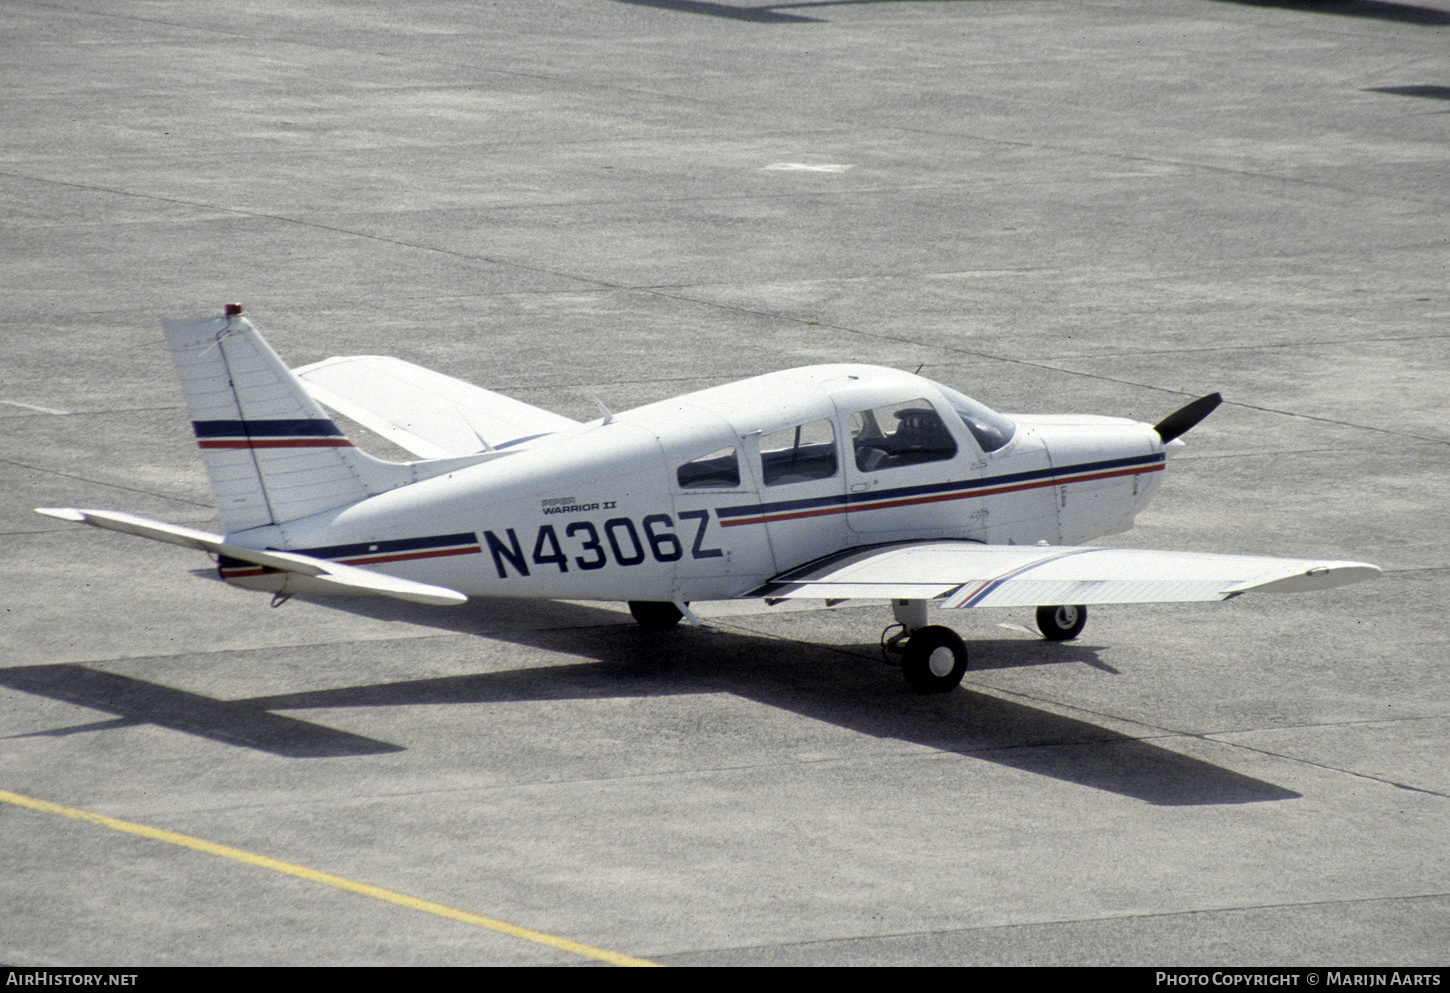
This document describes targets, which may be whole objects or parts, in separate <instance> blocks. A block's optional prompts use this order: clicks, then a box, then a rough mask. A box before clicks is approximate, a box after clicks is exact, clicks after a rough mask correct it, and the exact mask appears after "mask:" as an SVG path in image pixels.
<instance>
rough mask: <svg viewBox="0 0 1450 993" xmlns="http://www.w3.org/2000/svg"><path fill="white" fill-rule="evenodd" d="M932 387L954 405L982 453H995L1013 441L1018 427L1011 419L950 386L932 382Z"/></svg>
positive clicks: (953, 407)
mask: <svg viewBox="0 0 1450 993" xmlns="http://www.w3.org/2000/svg"><path fill="white" fill-rule="evenodd" d="M928 382H931V380H928ZM932 385H933V386H935V387H936V388H937V389H939V390H941V392H942V396H943V397H945V398H946V401H947V403H949V404H951V405H952V409H953V410H955V411H956V412H957V416H958V417H960V418H961V419H962V423H963V424H965V425H966V426H967V430H968V431H970V432H972V437H973V438H976V439H977V444H979V445H981V446H982V451H984V452H995V451H996V450H997V449H999V448H1002V447H1003V446H1004V445H1006V444H1007V442H1009V441H1011V440H1012V435H1013V434H1015V433H1016V431H1017V425H1016V424H1013V423H1012V421H1011V420H1010V419H1009V418H1006V417H1003V416H1002V415H1001V414H999V413H997V412H996V411H995V410H993V409H992V408H991V407H988V406H987V405H986V404H984V403H978V402H977V401H976V400H973V399H972V398H971V397H969V396H966V395H964V394H961V393H958V392H957V391H956V390H954V389H952V388H951V387H950V386H943V385H942V384H941V383H936V382H932Z"/></svg>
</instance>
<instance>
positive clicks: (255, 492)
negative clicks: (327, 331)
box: [163, 304, 415, 533]
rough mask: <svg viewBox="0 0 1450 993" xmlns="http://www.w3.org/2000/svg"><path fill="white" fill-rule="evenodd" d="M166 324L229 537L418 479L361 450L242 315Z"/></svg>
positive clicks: (231, 307) (235, 308)
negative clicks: (354, 445)
mask: <svg viewBox="0 0 1450 993" xmlns="http://www.w3.org/2000/svg"><path fill="white" fill-rule="evenodd" d="M241 313H242V308H241V306H240V305H238V304H228V305H227V316H225V317H218V318H212V319H209V320H200V321H166V322H164V323H163V327H165V329H166V337H167V341H168V342H169V344H170V345H171V354H172V357H173V358H174V359H175V360H176V370H177V372H178V373H179V374H180V375H181V388H182V391H183V392H184V393H185V394H186V405H187V408H188V409H189V410H190V413H191V423H192V428H193V429H194V430H195V432H196V443H197V445H198V446H199V447H200V448H201V455H202V460H203V461H204V462H205V463H206V471H207V474H208V475H209V476H210V477H211V485H212V489H213V491H215V493H216V498H217V510H218V512H219V513H220V514H221V521H222V526H223V527H224V528H225V529H226V531H227V532H228V533H232V532H236V531H246V530H248V529H250V528H255V527H261V526H263V525H267V524H281V523H284V522H286V521H294V520H297V519H298V518H301V517H307V516H309V515H311V514H316V513H321V512H322V511H324V510H331V509H333V508H334V507H343V506H347V505H348V504H352V503H356V502H357V501H359V500H362V499H365V498H367V497H369V496H373V495H376V494H378V493H382V492H384V491H386V490H390V489H394V488H396V487H398V486H402V485H404V484H406V483H409V482H412V481H413V479H414V478H415V476H414V475H413V473H412V472H411V470H410V469H409V467H408V466H405V465H399V464H395V463H391V462H383V461H380V460H378V459H375V458H373V457H372V456H370V455H368V454H367V453H365V452H362V451H360V450H358V449H357V448H355V447H353V443H352V442H351V441H349V440H348V439H347V437H346V436H345V435H343V433H342V431H341V430H340V429H339V428H338V426H337V425H336V424H335V423H333V421H332V419H331V418H329V417H328V416H327V415H326V414H325V413H323V411H322V408H321V407H319V406H318V405H317V403H316V402H315V401H314V400H313V399H312V398H311V397H310V396H308V394H307V390H306V389H305V388H304V387H303V386H302V383H301V382H300V381H299V380H298V379H297V377H296V376H294V375H293V374H292V371H291V370H290V369H288V368H287V366H286V365H284V364H283V362H282V360H281V359H280V358H279V357H278V356H277V353H276V352H274V351H272V349H271V347H270V346H269V345H268V344H267V343H266V342H265V341H264V340H263V339H262V336H261V335H260V334H258V333H257V329H256V328H255V327H253V326H252V322H251V321H249V320H247V319H246V318H245V317H243V316H241Z"/></svg>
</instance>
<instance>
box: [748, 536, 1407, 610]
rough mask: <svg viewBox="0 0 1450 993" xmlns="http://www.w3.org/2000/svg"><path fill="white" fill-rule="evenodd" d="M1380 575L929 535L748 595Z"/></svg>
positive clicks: (1299, 582) (1178, 596)
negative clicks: (937, 538)
mask: <svg viewBox="0 0 1450 993" xmlns="http://www.w3.org/2000/svg"><path fill="white" fill-rule="evenodd" d="M1379 572H1380V571H1379V569H1378V568H1376V567H1375V566H1372V565H1367V564H1366V563H1363V562H1334V561H1320V560H1315V559H1278V558H1268V557H1265V556H1259V555H1212V554H1207V553H1200V552H1163V551H1139V550H1136V549H1128V548H1089V547H1054V546H1048V545H980V544H976V543H973V542H965V541H923V542H902V543H897V544H891V545H877V546H874V547H870V548H858V549H853V550H850V551H845V552H840V553H837V554H836V555H830V556H827V557H825V558H823V559H818V560H817V561H815V562H811V563H809V564H807V565H804V566H801V567H800V568H798V569H793V570H791V571H790V572H785V573H782V574H781V575H779V576H776V577H775V578H774V579H772V580H771V581H770V582H769V583H767V584H765V585H764V586H762V587H760V588H759V589H757V590H753V591H752V592H751V593H750V594H748V595H749V596H753V597H767V598H770V599H792V598H796V597H810V598H827V599H872V600H879V599H910V600H938V601H940V606H943V607H1032V606H1041V605H1045V604H1058V603H1070V604H1090V603H1170V602H1180V601H1192V600H1225V599H1227V598H1229V597H1231V596H1237V595H1239V594H1240V593H1300V592H1307V591H1310V590H1324V589H1330V588H1331V587H1335V586H1343V585H1345V584H1347V583H1357V582H1360V581H1361V580H1365V579H1372V578H1374V577H1375V576H1378V575H1379Z"/></svg>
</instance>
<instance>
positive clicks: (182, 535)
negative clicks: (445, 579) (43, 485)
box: [36, 507, 468, 607]
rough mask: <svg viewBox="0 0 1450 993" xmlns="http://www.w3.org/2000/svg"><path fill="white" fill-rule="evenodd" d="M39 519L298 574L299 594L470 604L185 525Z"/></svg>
mask: <svg viewBox="0 0 1450 993" xmlns="http://www.w3.org/2000/svg"><path fill="white" fill-rule="evenodd" d="M36 513H37V514H45V515H46V516H47V517H55V518H59V519H60V520H62V521H74V522H75V523H77V524H90V525H91V526H93V527H98V528H105V529H106V530H108V531H121V532H123V533H125V534H134V535H139V536H140V537H142V538H151V539H152V540H154V541H164V542H166V543H167V544H171V545H182V546H184V547H186V548H196V549H199V550H201V551H207V552H213V553H215V554H217V555H226V556H228V557H230V558H234V559H240V560H242V561H243V562H251V563H253V564H254V565H260V566H263V567H265V568H267V569H274V570H276V571H278V572H286V573H293V574H295V575H297V576H300V577H303V579H302V580H301V581H300V582H299V583H298V586H299V588H298V589H297V592H299V593H373V594H380V595H382V596H390V597H393V598H394V599H397V600H410V601H412V602H413V603H426V604H430V605H432V606H437V607H447V606H454V605H457V604H460V603H464V602H465V601H467V599H468V597H466V596H464V595H463V594H462V593H459V592H457V591H456V590H450V589H447V588H446V587H443V586H430V585H428V584H427V583H419V582H415V581H413V580H411V579H400V578H398V577H397V576H385V575H383V574H382V573H380V572H373V571H372V570H371V569H359V568H358V567H357V566H352V565H342V564H341V563H339V562H329V561H328V560H326V559H319V558H313V557H312V556H311V555H298V554H297V553H295V552H276V551H272V550H271V549H265V550H262V549H256V548H243V547H242V546H240V545H233V544H231V543H229V542H228V541H227V540H226V539H225V538H223V537H222V536H221V535H219V534H211V533H210V532H207V531H198V530H196V529H195V528H188V527H182V526H181V525H180V524H167V523H166V522H165V521H153V520H151V519H150V518H146V517H138V516H136V515H135V514H125V513H121V512H120V511H116V510H76V509H74V508H71V507H39V508H36Z"/></svg>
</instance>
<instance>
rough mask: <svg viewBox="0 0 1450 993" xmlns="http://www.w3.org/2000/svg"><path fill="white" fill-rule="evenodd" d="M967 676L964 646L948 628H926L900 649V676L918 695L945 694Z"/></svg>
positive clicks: (931, 625)
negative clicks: (903, 677) (904, 678)
mask: <svg viewBox="0 0 1450 993" xmlns="http://www.w3.org/2000/svg"><path fill="white" fill-rule="evenodd" d="M966 673H967V646H966V645H964V644H962V639H961V638H959V637H958V636H957V633H956V632H955V631H953V630H952V629H951V628H946V627H942V626H941V625H938V624H929V625H927V626H926V627H924V628H917V629H916V630H915V631H913V632H911V636H910V637H909V638H907V639H906V643H905V644H904V645H902V646H901V674H902V675H903V676H905V677H906V682H907V685H909V686H910V687H911V688H912V689H914V690H916V691H917V692H918V693H946V692H949V691H951V690H954V689H956V688H957V686H958V685H959V684H960V683H961V681H962V677H963V676H965V675H966Z"/></svg>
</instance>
